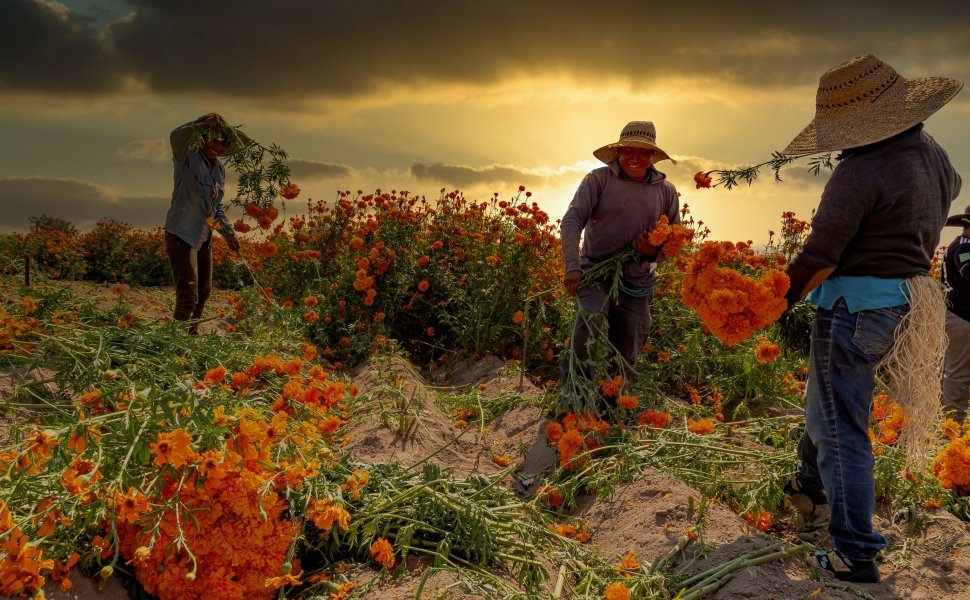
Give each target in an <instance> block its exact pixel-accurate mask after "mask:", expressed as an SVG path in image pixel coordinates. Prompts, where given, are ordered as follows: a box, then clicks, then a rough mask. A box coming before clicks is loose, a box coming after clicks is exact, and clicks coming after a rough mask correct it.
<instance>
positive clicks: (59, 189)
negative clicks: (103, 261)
mask: <svg viewBox="0 0 970 600" xmlns="http://www.w3.org/2000/svg"><path fill="white" fill-rule="evenodd" d="M170 203H171V198H163V197H154V196H152V197H144V198H127V197H119V196H118V195H117V194H116V193H115V192H114V191H113V190H111V189H110V188H106V187H104V186H101V185H98V184H96V183H92V182H90V181H83V180H79V179H45V178H40V177H7V178H2V179H0V206H3V207H4V208H3V218H2V221H0V231H6V232H9V231H26V230H27V229H29V228H30V221H29V218H30V217H32V216H38V215H41V214H44V215H47V216H49V217H58V218H60V219H65V220H67V221H70V222H71V223H73V224H74V225H75V226H76V227H77V228H78V229H80V230H81V231H86V230H89V229H91V228H92V227H94V225H95V223H96V222H97V220H98V219H100V218H106V219H114V220H116V221H122V222H124V223H128V224H129V225H133V226H135V227H143V228H151V227H154V226H156V225H161V224H162V223H164V221H165V213H166V212H167V211H168V207H169V204H170Z"/></svg>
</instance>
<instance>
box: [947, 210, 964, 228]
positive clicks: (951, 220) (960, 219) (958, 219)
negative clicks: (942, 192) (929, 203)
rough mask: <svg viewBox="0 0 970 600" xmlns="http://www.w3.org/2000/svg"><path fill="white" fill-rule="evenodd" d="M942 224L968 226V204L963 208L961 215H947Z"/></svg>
mask: <svg viewBox="0 0 970 600" xmlns="http://www.w3.org/2000/svg"><path fill="white" fill-rule="evenodd" d="M944 225H947V226H949V227H970V206H968V207H967V208H966V209H964V211H963V214H962V215H953V216H950V217H948V218H947V220H946V223H944Z"/></svg>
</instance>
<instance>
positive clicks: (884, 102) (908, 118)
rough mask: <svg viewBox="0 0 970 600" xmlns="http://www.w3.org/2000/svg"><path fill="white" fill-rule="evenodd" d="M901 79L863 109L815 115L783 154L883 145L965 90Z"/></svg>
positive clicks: (936, 81) (952, 83)
mask: <svg viewBox="0 0 970 600" xmlns="http://www.w3.org/2000/svg"><path fill="white" fill-rule="evenodd" d="M900 79H901V81H898V82H897V84H896V85H894V86H892V87H891V88H889V90H887V91H886V93H885V94H883V96H882V97H879V98H877V99H876V100H874V101H873V102H872V103H871V104H869V105H868V106H866V107H864V108H862V109H856V110H846V111H843V112H841V113H837V114H829V115H825V116H824V117H821V118H820V117H819V116H818V115H816V117H815V119H813V120H812V122H811V123H809V124H808V126H807V127H805V129H803V130H802V131H801V133H799V134H798V135H797V136H795V139H794V140H792V141H791V143H790V144H788V147H786V148H785V149H784V150H783V151H782V153H783V154H788V155H793V154H812V153H816V152H833V151H836V150H846V149H848V148H857V147H859V146H865V145H867V144H874V143H876V142H881V141H882V140H885V139H889V138H891V137H892V136H894V135H896V134H898V133H902V132H904V131H906V130H907V129H909V128H910V127H913V126H914V125H917V124H918V123H922V122H923V121H925V120H926V119H927V118H929V117H930V115H932V114H933V113H935V112H936V111H938V110H940V109H941V108H942V107H943V105H945V104H946V103H947V102H949V101H950V100H952V99H953V97H954V96H956V95H957V92H959V91H960V90H961V89H962V88H963V82H962V81H960V80H959V79H950V78H948V77H923V78H919V79H903V78H900Z"/></svg>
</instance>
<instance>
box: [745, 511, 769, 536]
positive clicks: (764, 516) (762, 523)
mask: <svg viewBox="0 0 970 600" xmlns="http://www.w3.org/2000/svg"><path fill="white" fill-rule="evenodd" d="M744 520H745V521H747V522H748V525H750V526H752V527H754V528H756V529H757V530H758V531H768V530H769V529H771V522H772V521H771V513H770V512H768V511H766V510H759V511H758V512H757V514H755V513H753V512H751V511H748V512H746V513H745V514H744Z"/></svg>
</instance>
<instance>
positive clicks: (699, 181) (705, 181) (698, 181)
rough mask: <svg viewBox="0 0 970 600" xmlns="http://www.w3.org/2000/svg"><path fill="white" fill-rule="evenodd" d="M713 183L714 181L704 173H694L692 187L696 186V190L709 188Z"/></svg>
mask: <svg viewBox="0 0 970 600" xmlns="http://www.w3.org/2000/svg"><path fill="white" fill-rule="evenodd" d="M713 182H714V180H713V179H711V177H710V176H709V175H708V174H707V173H705V172H704V171H698V172H696V173H694V185H696V186H697V188H696V189H701V188H709V187H711V183H713Z"/></svg>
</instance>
